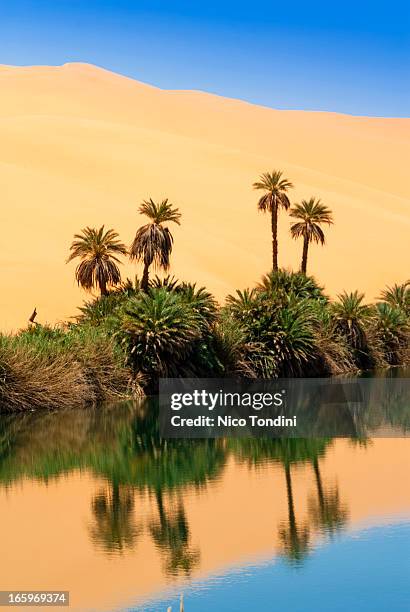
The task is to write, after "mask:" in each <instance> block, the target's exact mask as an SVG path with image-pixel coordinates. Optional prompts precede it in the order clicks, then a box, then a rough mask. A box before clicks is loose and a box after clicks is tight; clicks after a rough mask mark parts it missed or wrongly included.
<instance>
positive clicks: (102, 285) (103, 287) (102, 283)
mask: <svg viewBox="0 0 410 612" xmlns="http://www.w3.org/2000/svg"><path fill="white" fill-rule="evenodd" d="M99 284H100V293H101V295H108V291H107V284H106V282H105V280H103V279H101V280H100V283H99Z"/></svg>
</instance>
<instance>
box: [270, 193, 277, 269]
mask: <svg viewBox="0 0 410 612" xmlns="http://www.w3.org/2000/svg"><path fill="white" fill-rule="evenodd" d="M271 227H272V269H273V271H274V272H277V271H278V206H277V204H276V201H275V204H274V205H273V206H272V213H271Z"/></svg>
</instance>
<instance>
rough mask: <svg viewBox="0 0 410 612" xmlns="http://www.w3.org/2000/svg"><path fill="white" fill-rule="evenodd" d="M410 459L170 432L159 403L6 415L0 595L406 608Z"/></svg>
mask: <svg viewBox="0 0 410 612" xmlns="http://www.w3.org/2000/svg"><path fill="white" fill-rule="evenodd" d="M408 414H409V413H408V410H407V411H406V410H403V407H401V412H400V415H396V418H395V421H394V426H395V427H399V429H400V431H401V432H402V434H403V435H404V434H405V433H406V432H407V431H408V429H409V423H410V421H409V420H408ZM377 425H378V426H379V425H381V424H380V423H379V422H378V423H377ZM362 435H363V434H362V432H361V436H362ZM409 468H410V439H409V438H405V437H398V438H383V437H381V438H374V439H367V438H363V437H361V438H356V439H349V440H348V439H330V438H326V439H310V440H296V439H295V440H269V441H263V440H246V439H242V440H223V439H219V440H204V441H201V440H196V441H194V440H192V441H189V440H173V441H165V440H161V439H160V437H159V435H158V431H157V420H156V415H155V406H154V405H153V404H152V403H150V402H144V403H142V404H139V405H136V404H134V403H122V404H119V405H112V406H106V407H104V408H99V409H95V410H83V411H75V410H72V411H66V412H59V413H43V414H35V413H32V414H25V415H18V416H3V417H1V418H0V516H1V521H0V543H1V551H2V555H1V561H0V589H3V590H4V589H7V590H18V589H26V590H27V589H36V590H38V589H64V590H69V591H70V592H71V609H74V610H81V611H88V610H112V611H120V610H139V611H143V610H145V611H150V612H152V611H155V612H156V611H158V612H160V611H164V612H165V611H166V609H167V607H168V606H171V605H172V609H173V611H175V610H177V600H178V597H179V594H180V593H182V592H183V593H184V596H185V610H186V612H200V611H205V610H206V611H208V610H221V611H232V612H234V611H235V612H240V611H242V610H247V611H248V610H264V611H265V610H275V609H289V610H291V611H293V610H294V611H299V610H300V611H301V610H304V611H306V610H308V611H309V610H315V611H317V610H329V609H332V610H364V611H366V610H369V611H370V610H372V611H379V610H380V611H381V610H386V609H389V608H390V609H392V610H398V611H401V610H403V611H404V610H406V611H407V610H409V609H410V587H409V576H410V487H409V484H410V483H409Z"/></svg>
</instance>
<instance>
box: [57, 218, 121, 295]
mask: <svg viewBox="0 0 410 612" xmlns="http://www.w3.org/2000/svg"><path fill="white" fill-rule="evenodd" d="M70 251H71V255H70V256H69V258H68V259H67V263H68V262H70V261H72V260H73V259H75V258H76V257H79V258H80V259H81V262H80V263H79V264H78V266H77V268H76V271H75V278H76V280H77V283H78V284H79V285H81V287H83V288H84V289H86V290H87V291H91V289H93V287H98V288H99V289H100V293H101V295H107V293H108V290H107V286H109V285H111V286H114V285H119V284H120V282H121V274H120V270H119V268H118V265H117V264H118V263H120V260H119V259H118V257H117V256H118V255H126V254H127V247H126V246H125V244H123V243H122V242H120V241H119V240H118V234H117V232H115V231H114V230H113V229H109V230H107V231H106V232H104V226H102V227H100V229H98V230H97V229H95V228H93V227H86V228H85V229H83V230H82V231H81V234H75V235H74V240H73V242H72V244H71V247H70Z"/></svg>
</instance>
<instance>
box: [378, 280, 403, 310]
mask: <svg viewBox="0 0 410 612" xmlns="http://www.w3.org/2000/svg"><path fill="white" fill-rule="evenodd" d="M380 299H381V300H382V301H383V302H386V303H387V304H390V306H393V307H394V308H400V310H402V311H403V312H404V313H405V314H406V315H410V281H407V282H405V283H403V284H402V285H397V284H395V285H393V286H392V287H386V289H384V291H382V293H381V296H380Z"/></svg>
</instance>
